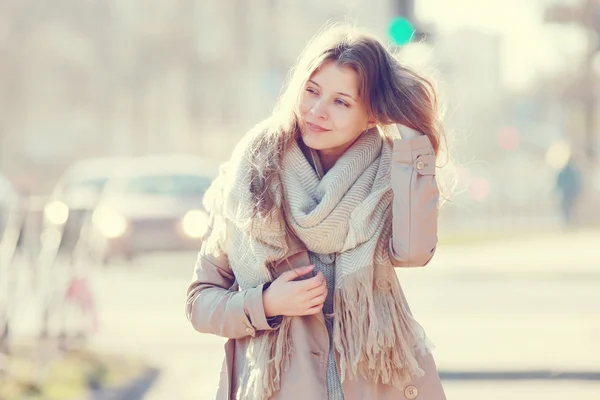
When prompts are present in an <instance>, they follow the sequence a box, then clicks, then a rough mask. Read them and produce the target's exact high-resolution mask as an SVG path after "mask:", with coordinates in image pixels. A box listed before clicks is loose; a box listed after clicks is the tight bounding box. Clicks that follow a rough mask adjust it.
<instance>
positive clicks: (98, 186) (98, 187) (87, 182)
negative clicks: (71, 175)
mask: <svg viewBox="0 0 600 400" xmlns="http://www.w3.org/2000/svg"><path fill="white" fill-rule="evenodd" d="M106 182H108V178H90V179H77V180H72V181H70V182H69V184H68V185H67V190H73V189H77V190H81V189H83V190H85V189H89V190H94V191H97V192H100V191H102V189H103V188H104V186H105V185H106Z"/></svg>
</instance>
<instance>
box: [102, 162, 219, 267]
mask: <svg viewBox="0 0 600 400" xmlns="http://www.w3.org/2000/svg"><path fill="white" fill-rule="evenodd" d="M217 172H218V166H217V165H216V164H214V163H212V162H208V161H206V160H204V159H201V158H196V157H192V156H154V157H145V158H141V159H139V160H137V161H135V162H133V163H131V164H130V165H129V166H128V168H126V169H123V170H120V171H119V173H118V175H117V176H115V177H114V178H113V179H111V181H110V182H109V183H108V184H107V186H106V189H105V191H104V193H103V195H102V198H101V200H100V202H99V203H98V207H97V208H96V210H95V211H94V215H93V235H92V243H93V247H94V250H93V252H94V254H95V255H96V256H97V257H98V258H99V259H100V260H101V261H102V262H103V263H107V262H108V261H109V260H110V259H112V258H116V257H119V258H124V259H127V260H131V259H132V258H134V257H135V256H136V255H139V254H143V253H150V252H169V251H185V250H197V249H198V248H199V246H200V238H201V237H202V236H203V234H204V232H205V230H206V228H207V223H208V215H207V213H206V212H205V210H204V208H203V206H202V198H203V196H204V193H205V192H206V190H207V189H208V187H209V186H210V184H211V183H212V181H213V179H214V178H215V177H216V175H217Z"/></svg>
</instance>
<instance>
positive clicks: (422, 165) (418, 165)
mask: <svg viewBox="0 0 600 400" xmlns="http://www.w3.org/2000/svg"><path fill="white" fill-rule="evenodd" d="M423 168H425V164H424V163H423V161H417V169H418V170H421V169H423Z"/></svg>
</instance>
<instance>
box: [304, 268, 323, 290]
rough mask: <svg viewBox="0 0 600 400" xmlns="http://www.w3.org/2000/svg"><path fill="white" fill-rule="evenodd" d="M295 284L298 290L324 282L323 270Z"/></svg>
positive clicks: (307, 288)
mask: <svg viewBox="0 0 600 400" xmlns="http://www.w3.org/2000/svg"><path fill="white" fill-rule="evenodd" d="M297 284H298V287H299V288H300V290H305V291H309V290H311V289H315V288H318V287H319V286H321V285H323V284H325V275H323V272H321V271H319V272H317V274H316V275H315V276H313V277H312V278H310V279H305V280H303V281H301V282H297Z"/></svg>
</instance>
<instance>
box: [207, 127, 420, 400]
mask: <svg viewBox="0 0 600 400" xmlns="http://www.w3.org/2000/svg"><path fill="white" fill-rule="evenodd" d="M251 140H253V139H252V138H251V137H250V138H246V140H245V141H244V142H243V143H241V144H240V145H238V146H237V148H236V150H235V151H234V154H233V157H232V159H231V162H230V163H229V166H228V168H225V169H223V170H222V173H221V175H220V177H219V178H217V180H216V181H215V183H214V184H213V186H212V187H211V189H210V190H209V192H208V193H207V196H206V198H205V205H206V206H207V208H209V209H211V211H212V214H213V217H215V218H214V224H215V226H216V225H219V222H220V225H221V226H222V227H223V228H224V229H222V230H221V234H218V233H217V232H213V234H212V235H211V237H210V238H209V239H208V240H209V241H212V242H213V244H217V243H218V245H219V246H221V248H223V249H224V251H226V253H227V255H228V259H229V263H230V265H231V268H232V270H233V272H234V274H235V277H236V279H237V282H238V283H239V285H240V288H241V289H246V288H252V287H257V286H258V285H261V284H264V283H266V282H269V281H271V280H272V279H273V277H272V274H271V270H270V266H271V265H273V263H276V262H277V261H280V260H281V259H282V258H283V257H284V256H285V254H286V253H287V251H288V249H289V246H290V243H294V241H296V244H297V245H298V244H299V245H301V246H304V247H305V248H307V249H308V250H309V251H311V252H314V253H320V254H332V253H334V254H336V264H335V274H336V276H335V278H336V279H335V293H334V319H333V321H334V328H333V343H334V346H335V349H336V350H337V351H338V353H339V356H340V357H339V360H340V370H341V371H340V372H341V374H340V376H341V379H342V381H343V380H344V379H347V378H350V379H353V378H354V379H355V378H356V377H357V376H358V374H362V376H364V377H365V378H366V379H369V380H371V381H373V382H381V383H384V384H391V385H394V386H396V387H398V388H400V389H402V388H403V387H404V386H403V385H404V384H405V383H406V382H407V381H408V380H410V379H411V378H414V377H419V376H422V375H423V374H424V372H423V370H422V369H421V368H420V367H419V365H418V363H417V361H416V358H415V351H416V349H417V348H420V349H425V348H426V344H425V342H426V340H425V337H424V333H423V330H422V328H421V327H420V326H419V325H418V323H417V322H416V321H415V320H414V319H413V318H412V315H411V313H410V310H409V309H408V306H407V304H406V301H405V299H404V295H403V293H402V290H401V288H400V284H399V282H398V279H397V276H396V274H395V272H394V268H393V266H392V261H391V259H390V239H391V234H392V201H393V193H392V188H391V182H390V179H391V164H392V146H391V144H390V143H389V142H388V141H387V140H385V139H384V138H383V134H382V133H381V132H380V131H379V129H378V128H374V129H371V130H370V131H367V132H365V133H364V134H362V135H361V136H360V137H359V138H358V140H357V141H356V142H355V143H354V144H353V145H352V147H351V148H350V149H349V150H348V151H346V153H344V154H343V155H342V156H341V157H340V158H339V160H338V161H337V162H336V164H335V166H334V167H333V168H332V169H331V170H329V171H328V172H327V174H325V176H324V177H323V178H322V179H320V178H319V177H318V175H317V173H316V171H315V170H314V168H313V167H312V166H311V165H310V164H309V162H308V161H307V159H306V157H305V155H304V153H303V152H302V150H301V148H300V146H299V145H298V143H297V142H294V143H292V144H291V147H290V148H289V149H288V150H286V152H285V154H283V155H282V158H281V162H282V168H281V173H280V175H279V179H278V180H277V182H275V183H274V184H273V187H272V189H273V190H274V191H275V193H276V194H277V195H276V198H275V202H276V204H275V205H276V206H275V207H273V208H272V210H271V212H270V215H268V216H267V218H261V219H260V223H259V224H258V225H257V218H255V217H254V207H253V202H252V195H251V192H250V188H251V187H252V185H254V184H255V183H256V176H255V174H253V173H252V171H255V168H254V166H253V165H252V163H251V161H250V160H251V159H253V158H252V156H254V157H256V155H255V154H254V155H253V154H250V151H249V148H250V146H248V144H249V143H250V141H251ZM286 229H288V230H290V229H291V231H292V232H293V235H290V234H288V232H287V231H286ZM282 238H286V240H285V241H283V240H282ZM282 242H283V243H282ZM298 242H299V243H298ZM292 245H293V244H292ZM291 318H292V317H284V318H283V320H282V323H281V326H280V327H279V328H278V329H277V330H274V331H265V332H263V333H262V334H259V335H257V336H256V337H254V338H251V339H250V344H249V346H248V351H247V354H246V366H245V372H244V374H243V375H242V379H241V381H240V384H239V388H238V393H237V396H238V398H244V399H264V398H269V397H270V396H271V395H273V393H275V392H276V391H278V390H279V388H280V379H281V374H282V371H284V370H285V369H286V364H287V363H288V362H289V357H290V355H291V351H292V346H293V341H292V338H291V337H290V336H291V335H290V329H289V328H290V321H291Z"/></svg>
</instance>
